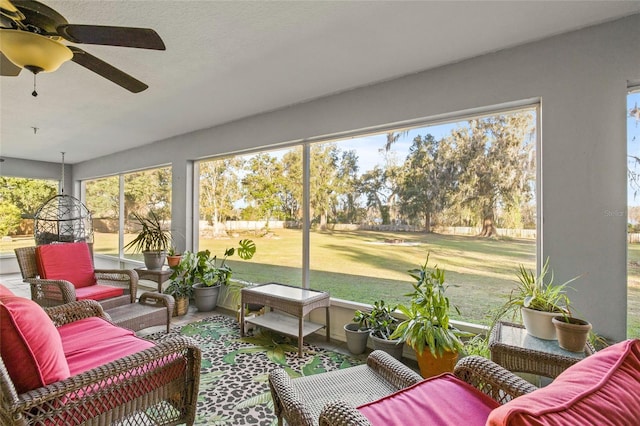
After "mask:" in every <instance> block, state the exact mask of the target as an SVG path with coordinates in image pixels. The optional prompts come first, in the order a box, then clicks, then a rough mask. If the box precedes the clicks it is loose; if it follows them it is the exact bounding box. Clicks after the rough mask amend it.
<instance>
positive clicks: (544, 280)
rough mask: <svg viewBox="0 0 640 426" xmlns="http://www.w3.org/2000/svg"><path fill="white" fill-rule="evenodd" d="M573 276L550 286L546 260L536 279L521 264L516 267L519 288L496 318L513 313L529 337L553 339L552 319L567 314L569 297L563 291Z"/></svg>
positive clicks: (554, 331) (550, 277)
mask: <svg viewBox="0 0 640 426" xmlns="http://www.w3.org/2000/svg"><path fill="white" fill-rule="evenodd" d="M577 278H578V277H574V278H572V279H570V280H568V281H566V282H564V283H562V284H554V283H553V279H554V277H553V271H551V272H549V258H547V260H546V261H545V263H544V265H543V266H542V270H541V271H540V274H539V275H538V276H537V277H536V275H535V274H534V272H533V271H530V270H527V269H526V268H525V267H524V266H523V265H520V266H519V268H518V286H517V287H516V288H515V289H514V290H512V291H511V294H510V295H509V299H508V300H507V301H506V302H505V304H504V305H503V306H502V308H501V309H500V310H499V312H498V314H497V318H498V319H499V318H501V317H503V316H504V315H507V314H512V315H517V314H521V315H522V322H523V323H524V327H525V328H526V330H527V333H528V334H530V335H531V336H534V337H537V338H540V339H545V340H556V339H557V336H556V329H555V327H554V325H553V322H552V318H553V317H554V316H557V315H564V314H566V313H568V312H569V305H570V301H569V297H568V296H567V294H566V290H565V288H566V287H567V286H568V284H569V283H571V282H572V281H574V280H576V279H577Z"/></svg>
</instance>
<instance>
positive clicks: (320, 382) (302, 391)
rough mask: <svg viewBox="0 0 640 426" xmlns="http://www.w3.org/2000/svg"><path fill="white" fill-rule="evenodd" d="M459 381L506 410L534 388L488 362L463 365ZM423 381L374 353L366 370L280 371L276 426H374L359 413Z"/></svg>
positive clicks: (275, 383) (274, 378)
mask: <svg viewBox="0 0 640 426" xmlns="http://www.w3.org/2000/svg"><path fill="white" fill-rule="evenodd" d="M455 375H456V376H457V377H458V378H460V379H462V380H464V381H465V382H467V383H469V384H471V385H473V386H474V387H476V388H478V389H480V390H481V391H482V392H483V393H485V394H487V395H489V396H490V397H491V398H493V399H495V400H496V401H498V402H499V403H500V404H504V403H506V402H508V401H510V400H511V399H513V398H516V397H518V396H520V395H524V394H526V393H529V392H532V391H534V390H535V389H536V387H535V386H533V385H531V384H530V383H528V382H526V381H525V380H523V379H521V378H519V377H517V376H515V375H514V374H512V373H510V372H509V371H507V370H505V369H504V368H502V367H500V366H499V365H497V364H495V363H493V362H491V361H489V360H488V359H486V358H482V357H476V356H470V357H466V358H463V359H462V360H460V361H459V362H458V364H457V366H456V370H455ZM421 380H422V377H420V375H418V374H417V373H415V372H414V371H413V370H411V369H410V368H409V367H407V366H405V365H403V364H402V363H400V361H397V360H396V359H394V358H392V357H391V356H389V355H388V354H386V353H385V352H381V351H374V352H372V353H371V355H369V357H368V358H367V364H366V365H361V366H358V367H352V368H347V369H344V370H336V371H332V372H329V373H323V374H317V375H313V376H307V377H301V378H296V379H293V380H292V379H291V378H289V376H288V375H287V373H286V372H285V371H284V370H282V369H277V370H274V371H272V372H271V373H269V385H270V387H271V396H272V398H273V401H274V408H275V412H276V415H277V416H278V424H279V425H282V418H283V417H284V419H285V420H286V421H287V422H288V424H290V425H295V426H307V425H309V426H311V425H318V424H319V425H320V426H329V425H332V426H370V423H369V421H368V420H367V418H366V417H365V416H364V415H362V414H361V413H360V412H359V411H358V410H357V409H356V408H355V407H356V406H358V405H361V404H364V403H367V402H370V401H374V400H376V399H379V398H381V397H384V396H386V395H389V394H391V393H393V392H396V391H397V390H400V389H402V388H405V387H408V386H411V385H413V384H415V383H417V382H419V381H421Z"/></svg>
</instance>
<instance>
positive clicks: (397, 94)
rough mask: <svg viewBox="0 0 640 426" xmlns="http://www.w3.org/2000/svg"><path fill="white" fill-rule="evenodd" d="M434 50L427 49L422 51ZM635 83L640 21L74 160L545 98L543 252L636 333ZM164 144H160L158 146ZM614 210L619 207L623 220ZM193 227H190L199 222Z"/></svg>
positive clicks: (117, 160)
mask: <svg viewBox="0 0 640 426" xmlns="http://www.w3.org/2000/svg"><path fill="white" fill-rule="evenodd" d="M414 54H416V55H420V54H424V55H428V54H429V52H428V51H425V52H414ZM628 81H635V82H640V15H634V16H631V17H628V18H625V19H622V20H619V21H615V22H611V23H607V24H603V25H600V26H596V27H591V28H587V29H584V30H580V31H576V32H573V33H569V34H565V35H560V36H557V37H554V38H550V39H546V40H542V41H539V42H536V43H531V44H528V45H525V46H521V47H517V48H513V49H509V50H505V51H501V52H497V53H493V54H489V55H485V56H481V57H478V58H474V59H471V60H467V61H464V62H460V63H457V64H453V65H449V66H445V67H441V68H438V69H434V70H430V71H425V72H422V73H418V74H413V75H410V76H406V77H403V78H398V79H396V80H392V81H387V82H384V83H380V84H376V85H372V86H368V87H364V88H360V89H356V90H352V91H349V92H345V93H341V94H337V95H333V96H329V97H326V98H322V99H318V100H315V101H311V102H307V103H304V104H298V105H295V106H292V107H289V108H285V109H282V110H278V111H274V112H270V113H266V114H261V115H258V116H254V117H249V118H246V119H243V120H239V121H236V122H232V123H228V124H226V125H222V126H218V127H214V128H211V129H206V130H201V131H197V132H193V133H190V134H186V135H181V136H177V137H174V138H171V139H167V140H163V141H159V142H156V143H155V144H153V145H152V147H153V148H154V150H153V151H149V149H148V148H149V147H145V148H138V149H132V150H129V151H126V152H121V153H118V154H115V155H111V156H108V157H105V158H100V159H95V160H91V161H87V162H84V163H81V164H77V165H74V167H73V177H74V179H75V180H79V179H85V178H91V177H96V176H103V175H108V174H113V173H116V172H120V171H126V170H135V169H139V168H143V167H148V166H156V165H158V164H166V163H171V162H172V163H173V164H174V184H176V183H178V184H179V186H180V187H181V188H185V184H187V179H188V178H189V175H190V171H189V170H190V169H189V168H190V167H191V166H190V164H191V163H190V162H189V160H194V159H198V158H201V157H205V156H210V155H214V154H218V153H227V152H233V151H238V150H243V149H250V148H255V147H258V146H267V145H270V144H276V143H288V142H294V141H300V140H303V139H308V138H315V137H321V136H323V135H330V134H337V133H340V132H348V131H352V130H356V129H364V128H369V127H372V126H378V125H383V124H388V123H394V122H400V121H404V120H411V119H416V118H421V117H434V116H439V115H443V114H449V113H454V112H459V111H465V110H470V111H473V110H475V109H478V108H484V107H487V106H490V105H502V104H507V103H511V102H518V101H522V100H525V99H538V100H540V102H541V108H542V109H541V136H542V147H541V148H542V149H541V170H542V177H541V179H539V183H540V184H541V187H542V192H541V195H542V197H541V200H540V206H541V217H540V219H541V223H540V235H541V249H542V257H543V258H544V257H547V256H550V258H551V264H552V267H553V269H554V271H555V275H556V278H557V279H558V280H565V279H569V278H571V277H573V276H575V275H578V274H581V275H582V279H580V280H579V281H577V282H575V285H574V287H575V288H577V292H576V293H575V294H571V298H572V300H573V301H575V305H576V307H577V308H578V311H580V312H583V313H584V315H586V316H587V317H588V318H589V319H590V320H591V321H592V322H593V323H594V326H595V330H596V331H597V332H599V333H601V334H602V335H604V336H607V337H610V338H613V339H615V340H621V339H624V338H625V334H626V311H627V309H626V306H627V304H626V243H625V242H626V239H625V232H626V137H625V120H626V118H625V115H626V114H625V112H626V111H625V99H626V90H627V85H628ZM156 148H157V149H156ZM190 191H191V189H189V188H188V185H187V189H185V191H177V190H174V192H173V194H174V199H173V212H172V214H173V219H174V223H181V224H183V225H178V226H184V229H182V230H181V231H184V234H185V235H187V237H186V238H187V239H188V238H189V237H188V236H189V235H191V233H192V232H193V230H192V229H189V228H188V227H187V226H188V223H189V221H191V217H190V215H192V210H191V206H192V205H193V200H192V199H190V198H189V197H190V194H191V192H190ZM605 211H615V212H617V211H620V212H624V214H622V215H620V216H615V215H614V216H611V215H606V214H605ZM191 223H192V222H191Z"/></svg>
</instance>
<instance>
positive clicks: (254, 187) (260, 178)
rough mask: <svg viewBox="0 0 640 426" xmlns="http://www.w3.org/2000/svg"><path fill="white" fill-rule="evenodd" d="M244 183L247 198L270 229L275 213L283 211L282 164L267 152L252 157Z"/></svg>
mask: <svg viewBox="0 0 640 426" xmlns="http://www.w3.org/2000/svg"><path fill="white" fill-rule="evenodd" d="M242 185H243V188H244V191H245V194H246V198H247V200H248V201H249V202H251V203H253V207H254V208H255V211H256V212H257V213H258V214H259V216H260V217H262V218H264V220H266V222H267V223H266V229H267V231H268V230H269V220H270V219H271V218H272V216H273V215H274V213H276V212H281V211H282V198H281V194H282V192H283V187H282V164H281V163H280V162H279V161H278V160H277V158H275V157H272V156H270V155H269V154H266V153H262V154H258V155H255V156H253V157H251V158H250V159H249V160H248V173H247V175H246V176H245V177H244V179H243V181H242Z"/></svg>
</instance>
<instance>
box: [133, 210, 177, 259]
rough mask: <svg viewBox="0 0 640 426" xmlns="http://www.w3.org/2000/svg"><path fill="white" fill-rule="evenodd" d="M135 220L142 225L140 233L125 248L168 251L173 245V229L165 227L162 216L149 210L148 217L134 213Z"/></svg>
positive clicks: (143, 250) (138, 250)
mask: <svg viewBox="0 0 640 426" xmlns="http://www.w3.org/2000/svg"><path fill="white" fill-rule="evenodd" d="M132 216H133V219H134V221H135V222H137V223H138V225H139V226H141V227H142V229H141V230H140V232H138V235H136V237H135V238H134V239H133V240H131V241H130V242H129V244H127V245H126V246H124V248H125V249H128V248H131V249H132V250H133V252H134V253H143V252H145V251H166V250H167V249H168V248H169V247H170V246H171V231H169V230H168V229H166V228H164V227H163V226H162V223H161V222H160V218H159V217H158V216H157V215H156V214H155V213H154V212H153V211H149V215H148V217H144V216H141V215H139V214H137V213H133V214H132Z"/></svg>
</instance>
